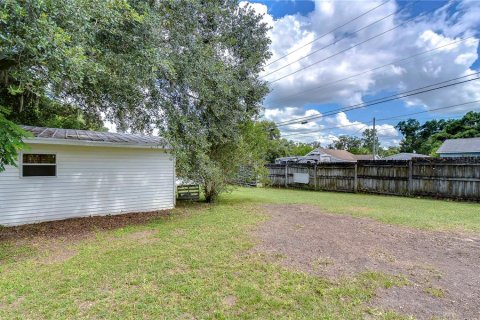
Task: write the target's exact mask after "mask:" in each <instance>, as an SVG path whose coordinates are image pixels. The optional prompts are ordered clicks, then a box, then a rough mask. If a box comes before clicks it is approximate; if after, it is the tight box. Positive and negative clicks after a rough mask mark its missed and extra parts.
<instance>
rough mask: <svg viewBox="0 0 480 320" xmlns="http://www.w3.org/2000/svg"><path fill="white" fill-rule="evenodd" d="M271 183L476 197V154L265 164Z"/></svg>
mask: <svg viewBox="0 0 480 320" xmlns="http://www.w3.org/2000/svg"><path fill="white" fill-rule="evenodd" d="M266 167H267V168H268V170H269V179H270V183H271V185H272V186H280V187H291V188H301V189H310V190H329V191H340V192H366V193H379V194H392V195H402V196H428V197H436V198H453V199H462V200H470V201H480V158H414V159H413V160H410V161H407V160H398V161H397V160H396V161H390V160H375V161H373V160H368V161H358V162H357V163H351V162H337V163H319V164H316V165H313V164H289V165H278V164H268V165H266Z"/></svg>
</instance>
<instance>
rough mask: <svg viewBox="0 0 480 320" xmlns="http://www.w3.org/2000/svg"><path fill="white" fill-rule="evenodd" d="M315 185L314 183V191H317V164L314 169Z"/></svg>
mask: <svg viewBox="0 0 480 320" xmlns="http://www.w3.org/2000/svg"><path fill="white" fill-rule="evenodd" d="M313 183H314V187H313V188H314V190H317V188H318V184H317V164H316V163H315V166H314V169H313Z"/></svg>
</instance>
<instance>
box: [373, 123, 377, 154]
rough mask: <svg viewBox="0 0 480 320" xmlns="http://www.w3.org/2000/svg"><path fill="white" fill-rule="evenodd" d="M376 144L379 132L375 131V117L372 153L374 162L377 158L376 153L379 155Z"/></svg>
mask: <svg viewBox="0 0 480 320" xmlns="http://www.w3.org/2000/svg"><path fill="white" fill-rule="evenodd" d="M376 142H377V132H376V131H375V117H373V142H372V144H373V147H372V151H373V160H376V158H377V157H375V155H376V153H377V150H376V149H377V146H376Z"/></svg>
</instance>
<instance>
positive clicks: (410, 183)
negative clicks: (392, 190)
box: [408, 160, 413, 195]
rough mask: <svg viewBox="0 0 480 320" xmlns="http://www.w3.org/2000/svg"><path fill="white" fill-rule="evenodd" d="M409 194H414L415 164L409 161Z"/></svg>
mask: <svg viewBox="0 0 480 320" xmlns="http://www.w3.org/2000/svg"><path fill="white" fill-rule="evenodd" d="M408 194H409V195H412V194H413V162H412V160H408Z"/></svg>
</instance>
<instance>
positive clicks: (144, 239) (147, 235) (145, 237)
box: [125, 230, 158, 244]
mask: <svg viewBox="0 0 480 320" xmlns="http://www.w3.org/2000/svg"><path fill="white" fill-rule="evenodd" d="M156 234H158V230H143V231H137V232H133V233H129V234H127V235H126V236H125V237H126V238H127V239H129V240H134V241H135V242H138V243H140V244H149V243H154V242H157V241H158V238H156V237H155V235H156Z"/></svg>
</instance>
